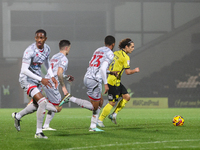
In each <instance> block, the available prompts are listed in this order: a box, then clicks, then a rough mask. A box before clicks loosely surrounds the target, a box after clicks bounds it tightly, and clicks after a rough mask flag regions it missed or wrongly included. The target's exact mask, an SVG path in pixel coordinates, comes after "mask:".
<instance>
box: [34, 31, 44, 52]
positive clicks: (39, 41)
mask: <svg viewBox="0 0 200 150" xmlns="http://www.w3.org/2000/svg"><path fill="white" fill-rule="evenodd" d="M46 40H47V37H45V36H44V33H37V34H36V35H35V41H36V46H37V48H39V49H43V47H44V43H45V41H46Z"/></svg>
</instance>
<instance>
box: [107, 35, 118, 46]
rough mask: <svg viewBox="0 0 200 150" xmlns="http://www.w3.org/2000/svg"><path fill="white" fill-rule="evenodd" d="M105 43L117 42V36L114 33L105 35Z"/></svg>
mask: <svg viewBox="0 0 200 150" xmlns="http://www.w3.org/2000/svg"><path fill="white" fill-rule="evenodd" d="M104 42H105V45H108V46H110V45H112V44H113V43H115V38H114V37H113V36H112V35H108V36H106V37H105V39H104Z"/></svg>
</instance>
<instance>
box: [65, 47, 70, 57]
mask: <svg viewBox="0 0 200 150" xmlns="http://www.w3.org/2000/svg"><path fill="white" fill-rule="evenodd" d="M70 48H71V46H68V47H66V51H67V53H66V55H68V54H69V51H70Z"/></svg>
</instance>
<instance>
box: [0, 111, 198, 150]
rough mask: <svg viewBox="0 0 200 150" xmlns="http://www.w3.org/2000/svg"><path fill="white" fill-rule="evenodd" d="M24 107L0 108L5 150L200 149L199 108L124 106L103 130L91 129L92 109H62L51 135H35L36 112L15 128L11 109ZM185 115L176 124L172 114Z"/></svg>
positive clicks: (0, 143) (1, 140) (0, 133)
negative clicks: (183, 120) (141, 107)
mask: <svg viewBox="0 0 200 150" xmlns="http://www.w3.org/2000/svg"><path fill="white" fill-rule="evenodd" d="M20 110H21V109H0V121H1V124H0V149H2V150H7V149H10V150H37V149H40V150H43V149H46V150H54V149H55V150H61V149H62V150H77V149H85V150H88V149H89V150H90V149H91V150H104V149H106V150H107V149H109V150H121V149H123V150H125V149H132V150H140V149H141V150H146V149H161V150H163V149H181V150H183V149H185V150H188V149H200V117H199V115H200V109H198V108H191V109H189V108H183V109H123V110H122V111H121V112H120V113H119V114H118V117H117V122H118V124H117V125H115V124H113V123H112V122H111V121H110V120H109V119H108V118H106V119H105V121H104V125H105V126H106V127H105V128H104V130H105V131H104V132H89V131H88V129H89V125H90V119H91V112H90V111H89V110H86V109H83V108H79V109H77V108H76V109H72V108H70V109H68V108H65V109H63V110H62V111H61V112H60V113H58V114H56V115H55V117H54V119H53V120H52V122H51V127H52V128H56V129H57V131H44V133H45V135H46V136H48V139H35V138H34V134H35V131H36V113H33V114H30V115H27V116H25V117H23V118H22V122H21V131H20V132H17V131H16V129H15V128H14V125H13V124H14V120H13V119H12V117H11V113H12V112H14V111H20ZM175 115H182V116H183V117H184V119H185V124H184V125H183V126H181V127H175V126H173V124H172V118H173V117H174V116H175Z"/></svg>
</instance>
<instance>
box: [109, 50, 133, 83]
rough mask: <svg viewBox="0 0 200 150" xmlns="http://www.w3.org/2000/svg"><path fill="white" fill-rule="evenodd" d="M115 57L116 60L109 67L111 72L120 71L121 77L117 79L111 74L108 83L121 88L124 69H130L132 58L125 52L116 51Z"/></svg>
mask: <svg viewBox="0 0 200 150" xmlns="http://www.w3.org/2000/svg"><path fill="white" fill-rule="evenodd" d="M114 55H115V56H114V59H113V61H112V63H111V64H110V66H109V71H120V72H119V77H118V78H117V77H115V76H114V75H110V74H109V75H108V79H107V81H108V84H110V85H112V86H119V85H120V82H121V76H122V74H123V72H124V69H128V68H130V57H129V56H128V55H127V54H126V52H125V51H124V50H119V51H115V52H114Z"/></svg>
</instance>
